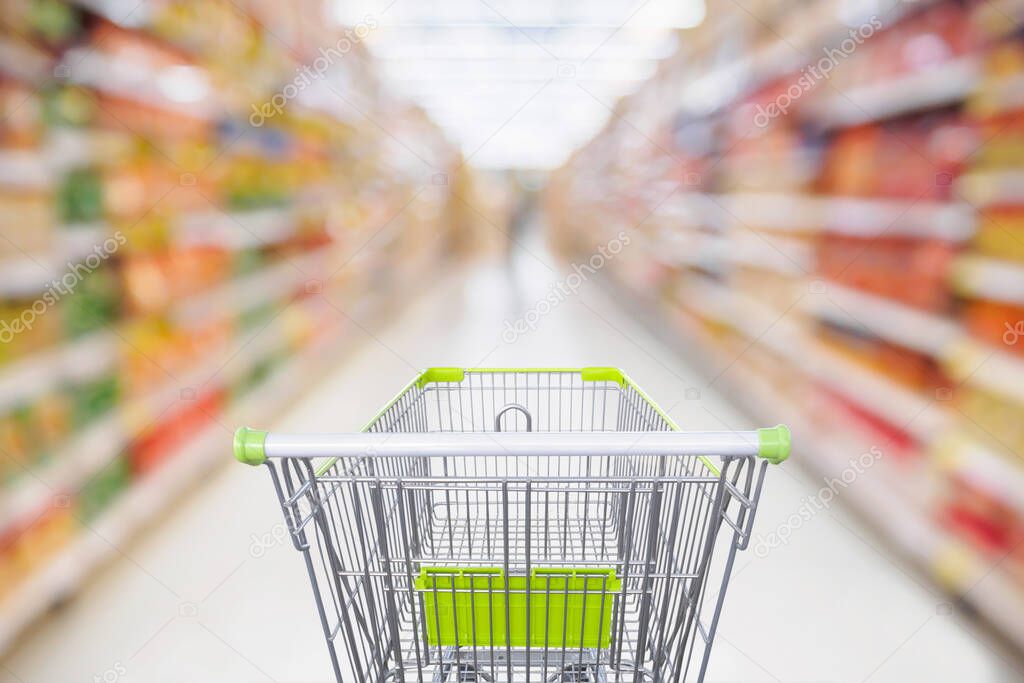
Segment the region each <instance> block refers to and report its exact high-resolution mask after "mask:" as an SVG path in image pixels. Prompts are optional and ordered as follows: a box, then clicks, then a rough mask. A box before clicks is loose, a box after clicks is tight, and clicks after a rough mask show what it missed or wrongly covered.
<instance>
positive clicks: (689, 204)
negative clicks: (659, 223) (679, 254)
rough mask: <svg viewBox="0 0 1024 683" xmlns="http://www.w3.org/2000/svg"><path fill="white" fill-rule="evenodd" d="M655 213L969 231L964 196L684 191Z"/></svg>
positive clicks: (720, 220)
mask: <svg viewBox="0 0 1024 683" xmlns="http://www.w3.org/2000/svg"><path fill="white" fill-rule="evenodd" d="M656 213H657V215H659V216H662V217H666V218H672V217H681V218H686V219H689V220H691V221H694V222H703V223H705V224H714V225H730V224H731V225H736V224H737V223H738V224H740V226H742V227H747V228H749V229H752V230H756V231H771V232H780V233H793V234H803V233H811V232H819V231H821V230H828V231H830V232H839V233H843V234H848V235H855V236H860V237H878V236H881V235H892V236H897V235H902V236H919V237H928V238H932V239H943V240H947V241H950V242H963V241H965V240H967V239H970V237H971V236H973V235H974V233H975V230H976V228H977V219H976V216H975V212H974V207H972V206H971V205H970V204H967V203H965V202H940V201H926V200H908V199H878V198H863V197H842V196H836V195H803V194H786V193H770V192H764V193H758V192H753V193H747V192H739V193H732V194H697V193H692V194H687V195H683V196H681V197H679V198H676V199H674V200H670V201H668V202H665V204H664V205H662V206H661V207H659V208H658V209H657V211H656Z"/></svg>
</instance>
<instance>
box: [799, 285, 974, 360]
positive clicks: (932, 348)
mask: <svg viewBox="0 0 1024 683" xmlns="http://www.w3.org/2000/svg"><path fill="white" fill-rule="evenodd" d="M822 285H823V286H824V292H823V293H822V294H820V295H815V296H811V297H808V298H807V299H806V301H807V304H808V306H807V307H808V310H809V311H810V312H811V313H813V314H814V315H816V316H818V317H819V318H823V319H826V320H831V321H833V322H836V323H839V324H841V325H843V326H847V327H854V328H856V329H858V330H859V331H861V332H863V333H866V334H870V335H872V336H875V337H879V338H881V339H885V340H886V341H890V342H892V343H894V344H899V345H900V346H903V347H906V348H908V349H914V350H915V351H920V352H921V353H925V354H928V355H930V356H934V357H940V356H942V355H943V354H944V353H946V352H947V351H948V349H949V347H950V344H952V343H953V342H955V341H956V340H957V339H959V338H960V336H961V335H962V332H961V331H960V326H959V325H958V324H957V323H956V322H955V321H953V320H952V319H950V318H945V317H942V316H939V315H936V314H933V313H929V312H926V311H922V310H920V309H916V308H911V307H910V306H907V305H905V304H901V303H899V302H896V301H893V300H892V299H887V298H885V297H881V296H876V295H874V294H869V293H867V292H863V291H859V290H856V289H852V288H850V287H845V286H843V285H840V284H838V283H836V282H832V281H829V280H825V281H823V282H822Z"/></svg>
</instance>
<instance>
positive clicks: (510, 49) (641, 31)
mask: <svg viewBox="0 0 1024 683" xmlns="http://www.w3.org/2000/svg"><path fill="white" fill-rule="evenodd" d="M334 7H335V11H334V19H336V20H337V21H338V22H339V23H341V24H344V25H348V26H357V25H364V26H370V27H372V30H371V31H370V33H369V34H368V35H367V36H366V38H365V43H366V45H367V46H368V48H369V50H370V52H371V53H372V54H373V55H374V56H375V57H376V58H377V59H378V60H379V64H380V69H381V70H382V72H383V73H382V76H383V77H384V80H385V82H386V83H388V84H389V85H390V86H391V88H392V89H393V91H394V93H395V94H396V95H399V96H402V97H408V98H410V99H411V100H413V101H415V102H417V103H418V104H419V105H420V106H421V107H423V109H425V110H426V111H427V113H428V114H429V115H430V116H431V118H432V119H433V120H434V121H435V122H437V123H438V124H439V125H440V126H441V127H442V128H443V129H444V130H445V132H446V134H447V136H448V137H449V138H450V139H451V140H453V141H455V142H457V143H458V144H459V145H460V146H461V148H462V150H463V153H464V155H465V156H466V157H468V158H470V161H471V163H472V164H473V165H474V166H476V167H479V168H550V167H554V166H557V165H559V164H560V163H561V162H562V161H563V160H564V159H565V158H566V156H567V155H568V154H569V153H570V152H571V151H572V150H573V149H574V148H576V147H578V146H579V145H580V144H582V143H583V142H585V141H586V140H588V139H589V138H590V137H592V136H593V135H594V134H595V133H596V132H597V130H598V129H599V128H600V127H601V125H602V124H603V123H604V121H605V120H606V119H607V117H608V116H609V114H610V111H611V107H613V106H614V103H615V100H616V99H617V98H618V97H620V96H621V95H624V94H627V93H629V92H631V91H632V90H633V89H634V88H635V87H636V86H637V85H638V84H639V83H640V82H641V81H643V80H644V79H646V78H648V77H649V76H651V75H652V74H653V73H654V70H655V68H656V65H657V61H658V60H659V59H662V58H664V57H667V56H669V55H670V54H671V53H672V52H673V51H674V50H675V46H676V40H677V34H676V32H675V30H676V29H681V28H689V27H693V26H696V25H698V24H699V23H700V22H701V21H702V20H703V18H704V13H705V7H704V2H703V0H560V1H558V2H542V1H540V0H451V1H450V2H445V3H443V4H442V3H429V2H421V1H419V0H337V2H336V4H335V6H334Z"/></svg>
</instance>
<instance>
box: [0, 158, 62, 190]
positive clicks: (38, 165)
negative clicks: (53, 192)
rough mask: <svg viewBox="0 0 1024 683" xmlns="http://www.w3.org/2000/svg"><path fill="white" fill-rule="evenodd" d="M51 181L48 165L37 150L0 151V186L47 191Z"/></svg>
mask: <svg viewBox="0 0 1024 683" xmlns="http://www.w3.org/2000/svg"><path fill="white" fill-rule="evenodd" d="M53 180H54V178H53V173H51V169H50V164H49V163H48V161H47V159H46V157H45V156H44V155H42V154H40V153H39V152H38V151H37V150H34V149H4V150H0V186H3V187H6V188H17V189H23V190H49V189H50V188H51V187H52V185H53Z"/></svg>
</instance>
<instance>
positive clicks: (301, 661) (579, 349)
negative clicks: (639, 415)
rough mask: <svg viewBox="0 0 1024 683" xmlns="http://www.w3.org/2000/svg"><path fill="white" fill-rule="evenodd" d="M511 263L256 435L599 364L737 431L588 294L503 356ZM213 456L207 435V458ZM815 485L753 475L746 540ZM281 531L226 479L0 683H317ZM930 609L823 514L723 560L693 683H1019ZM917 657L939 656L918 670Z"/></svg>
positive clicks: (424, 302)
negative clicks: (711, 640)
mask: <svg viewBox="0 0 1024 683" xmlns="http://www.w3.org/2000/svg"><path fill="white" fill-rule="evenodd" d="M528 249H529V253H527V252H526V251H523V252H521V254H520V258H519V259H518V262H517V269H516V270H517V275H518V280H519V281H520V283H521V289H520V290H519V291H518V292H517V291H514V290H513V288H511V287H509V283H508V281H507V280H506V274H505V271H504V269H503V268H502V267H500V265H493V266H481V267H474V268H471V269H470V270H468V271H467V272H466V273H464V274H457V275H455V276H453V277H451V278H449V279H448V280H446V281H444V282H442V283H440V284H438V285H437V286H435V287H434V288H432V289H431V290H430V291H429V292H428V293H427V294H426V295H424V296H423V298H422V299H420V300H418V301H416V303H415V305H414V306H413V307H412V309H411V310H410V311H408V312H407V313H406V314H405V315H404V316H403V317H402V318H401V319H400V320H398V321H396V322H394V323H393V324H390V325H387V326H384V327H383V328H381V329H376V328H374V329H368V330H367V332H366V334H365V335H363V338H364V343H363V344H362V345H361V347H360V348H358V349H357V350H356V352H355V353H353V354H350V355H349V356H348V357H347V358H346V359H345V361H344V362H343V364H342V365H341V366H340V367H338V368H337V370H336V371H334V372H332V373H330V374H329V376H327V377H326V378H325V380H324V381H323V382H322V384H320V385H319V386H317V387H315V388H314V389H312V390H311V391H310V393H309V395H308V397H306V399H305V400H304V401H302V403H301V404H300V405H297V406H295V408H294V409H293V410H291V411H290V412H289V413H287V414H286V415H283V416H282V417H281V419H280V420H279V421H278V422H277V423H276V424H274V425H272V427H273V428H275V429H282V430H296V431H301V430H306V431H327V430H352V429H356V428H357V427H358V426H359V425H360V424H361V423H362V422H363V421H365V419H366V418H367V417H368V416H370V415H372V414H373V413H374V412H375V410H376V408H377V407H378V406H379V405H381V404H382V403H383V402H385V401H386V400H387V399H388V398H390V397H391V396H392V395H393V394H394V392H395V391H396V390H397V389H398V388H399V387H400V386H402V385H403V384H404V383H405V382H406V381H407V380H408V379H409V378H410V377H411V376H412V375H413V373H414V372H415V371H416V370H417V369H418V368H422V367H425V366H429V365H466V366H472V365H485V366H505V365H508V366H530V365H550V366H580V365H604V364H617V365H621V366H623V367H624V368H625V369H627V371H628V372H630V374H632V375H633V376H634V378H635V379H636V380H637V381H638V382H639V383H640V385H641V386H643V387H644V388H646V389H647V390H648V391H649V392H650V393H651V394H652V395H653V396H654V397H655V398H656V399H657V400H658V401H659V402H661V403H662V405H663V406H664V407H665V408H666V409H667V410H668V412H669V413H670V414H671V415H672V416H673V417H674V418H675V419H676V420H677V421H678V422H680V423H681V424H683V425H684V426H685V427H688V428H694V429H725V428H736V429H740V428H750V427H753V426H755V425H752V424H751V423H750V421H749V420H748V419H747V418H745V417H744V416H743V415H741V414H739V413H737V412H736V410H735V409H733V408H732V407H731V406H730V405H729V404H728V403H727V402H726V401H725V400H724V399H723V398H722V397H721V396H720V395H718V394H717V393H716V392H715V391H714V390H713V389H711V388H709V387H708V386H707V380H706V379H704V378H702V377H701V375H700V374H699V373H698V372H697V370H696V369H694V368H692V367H689V366H688V365H686V364H685V363H684V362H682V361H681V360H680V356H679V354H677V353H676V350H674V349H671V348H668V347H666V346H665V345H664V344H662V343H659V342H658V341H656V340H655V339H654V338H652V337H651V336H650V335H649V334H647V332H646V331H645V330H644V329H643V328H642V327H640V326H639V325H638V324H637V323H635V322H634V321H632V320H631V318H630V317H629V315H628V314H627V313H626V312H624V311H623V310H621V309H620V308H618V307H617V306H616V305H615V304H614V302H612V301H610V300H609V299H608V297H607V296H606V295H605V294H604V293H603V292H602V291H601V290H600V289H598V288H597V287H596V285H594V284H593V283H586V284H584V286H583V287H582V288H581V290H580V294H579V295H578V296H575V297H571V298H568V299H566V300H565V301H563V302H561V303H559V304H558V305H557V306H555V307H554V308H553V309H552V310H550V312H548V313H547V314H546V315H543V316H540V317H539V318H538V319H537V321H536V329H535V330H532V331H528V332H527V333H525V334H523V335H522V336H521V337H520V338H519V339H518V340H516V341H515V342H514V343H508V341H509V337H510V336H511V335H510V334H507V333H506V334H505V335H504V336H505V338H504V339H503V330H506V329H507V328H506V326H505V324H504V321H505V320H506V319H515V318H516V317H518V316H521V315H523V314H524V313H526V312H528V311H530V310H534V309H531V304H530V303H529V302H535V301H538V300H539V298H540V297H541V296H543V295H544V294H545V293H546V292H548V291H549V287H550V286H551V283H552V282H555V281H558V280H561V279H562V278H564V277H565V275H566V274H567V273H568V272H569V271H567V270H566V269H565V268H564V267H558V268H555V267H554V266H552V265H551V264H550V263H549V262H548V260H547V257H546V256H545V257H543V258H541V257H538V256H535V255H542V254H543V253H544V252H543V248H542V247H541V246H540V245H539V244H537V243H536V242H531V243H530V245H529V247H528ZM516 302H519V303H518V304H516ZM522 302H527V303H525V304H523V303H522ZM513 306H518V308H520V309H521V310H519V311H512V310H510V308H511V307H513ZM522 309H525V310H522ZM796 438H797V439H799V435H796ZM227 444H228V436H227V435H225V449H224V453H225V455H224V457H225V460H227V459H229V457H230V455H229V450H230V449H229V447H228V445H227ZM820 487H821V482H816V481H813V480H811V479H810V478H808V477H807V476H805V475H803V474H802V473H801V472H800V471H799V470H798V469H797V467H795V466H789V467H786V468H784V469H773V470H771V473H770V478H769V481H768V482H767V484H766V497H765V500H764V502H763V503H762V508H761V511H760V513H759V520H758V525H757V529H758V531H759V532H760V533H762V534H766V533H768V532H769V531H770V530H773V529H781V528H782V527H784V526H785V525H786V524H787V523H788V522H787V521H788V520H789V519H790V518H791V515H793V514H794V513H796V512H797V510H798V508H799V506H800V505H801V504H802V502H803V501H805V500H806V498H807V497H808V496H812V495H815V493H816V492H817V491H818V489H820ZM283 531H284V530H283V527H282V525H281V521H280V518H279V512H278V510H277V509H276V506H275V503H274V501H273V494H272V491H271V488H270V482H269V480H268V478H267V476H266V474H265V472H263V471H262V470H249V469H246V468H244V467H241V466H239V465H226V466H225V467H224V468H222V469H221V470H219V471H218V472H216V473H215V474H214V475H212V476H211V477H210V478H209V481H208V482H206V483H205V484H204V485H203V486H201V487H199V488H198V490H196V491H195V493H194V495H193V496H192V497H191V498H190V499H189V500H187V501H184V502H183V503H182V504H180V505H179V506H178V507H177V508H176V511H175V512H174V513H173V514H171V515H170V516H168V518H167V519H166V520H164V521H163V522H162V523H161V524H159V525H157V526H156V527H155V528H154V529H152V530H151V531H150V532H149V533H148V534H147V535H146V537H145V538H144V539H143V540H141V541H139V542H138V543H136V544H135V545H133V546H131V547H128V548H126V549H125V552H124V557H123V559H122V560H121V561H119V562H118V563H116V564H115V565H114V566H113V567H112V568H111V569H109V570H108V571H106V572H104V573H103V575H102V577H101V578H100V579H98V580H97V581H96V582H95V583H94V584H93V585H92V586H90V587H89V589H88V590H86V591H85V592H84V593H83V594H82V595H81V596H79V597H78V598H77V599H76V600H75V601H73V602H72V603H71V604H69V605H68V606H67V608H66V609H65V610H64V611H63V612H62V613H60V614H59V615H58V616H55V617H54V618H53V619H51V620H50V621H49V622H48V623H46V624H43V625H41V626H40V627H39V628H37V629H36V631H35V632H34V633H33V634H31V635H30V636H29V637H28V638H26V639H25V641H24V642H23V643H22V644H21V645H20V646H19V647H18V648H17V651H16V653H15V654H14V655H13V656H12V657H11V658H10V659H9V660H8V661H6V662H5V663H4V668H2V669H0V682H2V683H13V682H18V683H42V682H44V681H45V682H50V681H73V680H105V681H119V682H123V683H134V682H146V683H158V682H164V681H167V682H171V681H173V682H175V683H180V682H181V681H217V682H218V683H229V682H235V681H237V682H239V683H241V682H243V681H245V682H249V681H265V680H269V681H279V682H281V683H285V682H296V683H297V682H300V681H324V680H327V676H328V675H329V674H328V671H329V669H328V662H327V657H326V653H325V650H324V648H323V646H322V643H321V635H320V631H319V627H318V625H317V624H316V621H315V615H314V612H313V611H312V604H311V600H310V595H309V588H308V586H307V584H306V580H305V573H304V570H303V567H302V566H301V563H300V557H299V555H298V554H297V553H295V551H294V550H293V549H292V548H291V546H290V544H289V543H288V542H287V539H286V538H285V537H284V533H283ZM949 611H950V610H949V607H948V606H947V605H945V598H944V597H943V596H942V595H941V594H939V593H938V592H937V591H936V590H934V589H932V588H931V587H930V586H927V585H924V584H923V583H922V582H921V581H920V580H919V579H918V578H917V577H916V575H915V574H913V573H912V572H911V571H910V570H909V569H906V568H904V567H902V566H901V565H900V563H899V562H898V561H897V560H895V559H893V558H891V557H890V553H889V552H888V551H887V550H886V549H885V548H883V547H882V546H880V545H879V543H878V542H877V541H876V540H875V539H874V538H873V537H872V535H871V534H870V532H869V531H868V530H866V529H864V528H863V527H862V526H861V525H860V524H859V523H858V522H857V521H856V520H855V519H853V518H852V517H851V516H850V515H848V514H845V513H844V512H843V511H842V510H841V509H837V508H833V509H832V510H831V511H824V512H821V513H819V514H817V515H815V516H814V517H813V518H811V519H809V520H805V521H804V522H802V523H801V524H800V526H799V528H795V529H793V530H792V534H791V536H790V538H789V540H788V542H787V543H785V544H782V545H780V546H779V547H776V548H774V549H770V550H768V549H767V548H764V547H762V548H760V549H759V548H757V547H755V546H754V545H752V546H751V550H749V551H748V552H747V553H746V554H745V555H743V556H741V558H740V561H739V562H738V564H737V568H736V572H735V576H734V579H733V582H732V585H731V588H730V594H729V600H728V601H727V605H726V610H725V614H724V617H723V622H722V625H721V630H720V634H719V640H718V643H717V645H716V656H715V657H714V664H713V666H712V672H711V674H710V676H709V680H714V681H865V680H870V681H909V680H928V681H964V680H971V681H979V682H981V681H984V682H1001V681H1011V680H1020V677H1021V674H1020V673H1019V672H1017V671H1015V670H1014V668H1013V665H1011V664H1009V663H1007V662H1005V661H1004V660H1002V659H1001V658H1000V656H999V655H998V654H996V646H995V645H993V644H991V643H989V642H988V641H987V640H986V639H985V637H984V636H983V635H982V634H981V632H980V630H979V629H978V627H977V626H975V625H973V624H972V623H970V622H968V621H966V620H965V619H963V618H962V617H961V616H960V615H959V614H957V612H956V610H955V609H954V610H953V613H952V614H949ZM935 652H942V653H944V654H945V655H946V656H945V657H943V658H937V657H934V656H930V655H928V654H927V653H935Z"/></svg>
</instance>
